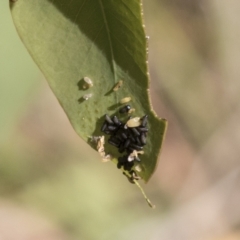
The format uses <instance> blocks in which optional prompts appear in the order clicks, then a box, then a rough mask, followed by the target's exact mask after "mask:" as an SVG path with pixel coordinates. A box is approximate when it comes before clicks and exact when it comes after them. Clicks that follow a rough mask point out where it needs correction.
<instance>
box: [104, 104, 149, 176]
mask: <svg viewBox="0 0 240 240" xmlns="http://www.w3.org/2000/svg"><path fill="white" fill-rule="evenodd" d="M130 108H131V107H130V106H129V105H126V106H124V107H122V108H121V109H120V110H119V113H127V112H128V111H129V109H130ZM129 119H131V118H128V119H127V121H128V120H129ZM127 121H126V122H123V121H120V120H119V119H118V118H117V116H113V117H110V116H109V115H107V114H106V115H105V121H104V123H103V125H102V128H101V131H102V132H104V133H105V134H107V135H110V137H109V139H108V143H109V144H111V145H113V146H114V147H116V148H118V151H119V153H122V154H123V155H122V156H120V157H119V158H118V164H117V167H118V168H121V167H123V169H124V170H125V171H128V172H129V173H130V174H131V172H133V170H132V168H133V166H134V163H135V162H140V158H139V157H138V155H137V154H133V153H134V151H135V153H136V152H141V151H142V150H143V147H144V145H146V143H147V133H148V128H147V122H148V115H145V116H143V117H142V118H140V123H139V126H137V127H129V126H127Z"/></svg>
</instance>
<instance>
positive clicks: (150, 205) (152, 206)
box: [133, 179, 156, 208]
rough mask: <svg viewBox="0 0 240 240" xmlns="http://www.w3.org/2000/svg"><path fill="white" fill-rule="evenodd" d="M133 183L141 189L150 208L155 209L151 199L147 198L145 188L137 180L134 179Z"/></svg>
mask: <svg viewBox="0 0 240 240" xmlns="http://www.w3.org/2000/svg"><path fill="white" fill-rule="evenodd" d="M133 181H134V183H135V184H136V185H137V187H138V188H139V189H140V191H141V193H142V195H143V196H144V198H145V200H146V201H147V204H148V206H149V207H151V208H155V207H156V206H155V205H153V204H152V203H151V201H150V199H149V198H148V197H147V195H146V193H145V192H144V190H143V188H142V187H141V185H140V184H139V183H138V181H137V180H136V179H133Z"/></svg>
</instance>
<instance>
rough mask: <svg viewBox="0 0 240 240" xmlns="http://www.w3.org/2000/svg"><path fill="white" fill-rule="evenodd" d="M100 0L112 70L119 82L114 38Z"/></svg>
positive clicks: (115, 80) (115, 79)
mask: <svg viewBox="0 0 240 240" xmlns="http://www.w3.org/2000/svg"><path fill="white" fill-rule="evenodd" d="M98 2H99V5H100V8H101V12H102V15H103V21H104V24H105V28H106V31H107V36H108V42H109V48H110V54H111V63H112V71H113V76H114V83H116V82H117V70H116V65H115V61H114V59H115V57H114V52H113V44H112V38H111V35H110V30H109V26H108V22H107V17H106V14H105V11H104V6H103V3H102V0H99V1H98Z"/></svg>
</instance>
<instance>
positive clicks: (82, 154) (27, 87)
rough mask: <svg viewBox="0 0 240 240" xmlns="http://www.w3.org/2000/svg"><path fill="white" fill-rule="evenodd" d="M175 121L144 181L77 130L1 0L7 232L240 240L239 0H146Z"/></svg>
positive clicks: (166, 101)
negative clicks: (102, 155)
mask: <svg viewBox="0 0 240 240" xmlns="http://www.w3.org/2000/svg"><path fill="white" fill-rule="evenodd" d="M143 7H144V14H145V23H146V32H147V35H149V36H150V40H149V69H150V75H151V79H152V81H151V97H152V102H153V106H154V109H155V111H156V112H157V113H158V115H159V116H160V117H163V118H167V119H168V121H169V128H168V132H167V136H166V139H165V142H164V144H163V148H162V153H161V156H160V158H161V159H160V161H159V165H158V168H157V171H156V172H155V174H154V176H153V177H152V179H151V180H150V182H149V183H148V184H147V185H144V184H143V187H144V189H145V191H146V193H147V195H148V196H149V197H150V199H151V200H152V202H153V203H154V204H155V205H156V206H157V208H156V209H155V210H152V209H150V208H149V207H148V206H147V204H146V203H145V201H144V199H143V197H142V195H141V194H140V192H139V190H138V189H137V188H136V187H135V186H134V185H131V184H129V183H128V181H126V179H125V178H124V177H123V176H122V174H121V173H120V172H119V171H118V170H117V169H116V168H115V166H114V165H112V164H102V163H101V162H100V160H99V157H98V155H97V153H95V152H93V151H92V150H91V149H90V147H88V145H87V144H86V143H84V142H83V141H82V140H81V139H80V138H79V137H78V136H77V135H76V133H75V132H74V131H73V129H72V127H71V125H70V123H69V122H68V120H67V117H66V116H65V114H64V112H63V110H62V109H61V107H60V106H59V104H58V102H57V100H56V98H55V97H54V96H53V94H52V92H51V90H50V89H49V87H48V85H47V83H46V81H45V80H44V78H43V76H42V75H41V73H40V72H39V70H38V69H37V67H36V65H35V64H34V63H33V61H32V60H31V58H30V57H29V55H28V53H27V52H26V50H25V49H24V47H23V45H22V43H21V41H20V40H19V38H18V36H17V34H16V31H15V29H14V27H13V23H12V20H11V17H10V12H9V8H8V1H1V3H0V32H1V38H0V56H1V57H0V240H15V239H16V240H60V239H61V240H65V239H68V240H74V239H84V240H85V239H86V240H113V239H114V240H130V239H131V240H133V239H134V240H135V239H137V240H239V239H240V164H239V163H240V160H239V156H240V147H239V143H240V120H239V119H240V102H239V98H240V81H239V76H240V66H239V63H240V14H239V12H240V2H239V0H229V1H219V0H208V1H207V0H181V1H179V0H151V1H148V0H144V1H143Z"/></svg>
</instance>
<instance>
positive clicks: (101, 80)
mask: <svg viewBox="0 0 240 240" xmlns="http://www.w3.org/2000/svg"><path fill="white" fill-rule="evenodd" d="M12 15H13V19H14V23H15V25H16V28H17V30H18V32H19V35H20V37H21V38H22V40H23V43H24V44H25V46H26V47H27V49H28V50H29V52H30V54H31V55H32V57H33V59H34V60H35V62H36V63H37V65H38V66H39V68H40V69H41V70H42V72H43V73H44V75H45V77H46V79H47V80H48V82H49V85H50V87H51V88H52V90H53V92H54V93H55V95H56V97H57V98H58V100H59V102H60V104H61V105H62V107H63V109H64V110H65V112H66V114H67V115H68V117H69V120H70V122H71V124H72V125H73V127H74V129H75V130H76V132H77V133H78V134H79V135H80V136H81V137H82V138H83V139H84V140H85V141H87V142H89V136H92V135H96V134H97V135H99V134H101V132H100V128H101V124H102V122H103V116H104V115H105V114H106V113H108V114H109V115H112V114H115V113H116V112H117V111H118V108H117V107H116V106H117V104H118V102H119V100H120V99H122V98H124V97H126V96H130V97H131V98H132V101H131V106H132V107H133V108H135V109H136V112H135V113H134V115H135V116H143V115H145V114H148V115H149V125H148V126H149V129H150V130H149V134H148V142H147V146H146V147H145V148H144V151H145V154H144V155H143V156H141V164H142V168H143V172H142V173H141V175H142V177H143V179H144V180H145V181H147V180H148V179H149V178H150V176H151V175H152V173H153V171H154V169H155V167H156V163H157V157H158V154H159V150H160V147H161V145H162V140H163V136H164V133H165V128H166V121H165V120H162V119H158V118H157V117H156V116H155V114H154V113H153V111H152V110H151V107H150V102H149V98H148V72H147V65H146V61H147V59H146V38H145V34H144V29H143V26H142V16H141V4H140V1H139V0H135V1H129V0H122V1H116V0H68V1H67V0H41V1H32V0H19V1H17V2H16V3H14V4H12ZM86 76H87V77H89V78H90V79H92V81H93V84H94V86H93V87H92V88H89V89H87V90H85V89H83V88H82V81H83V80H82V79H83V78H84V77H86ZM120 79H122V80H123V82H124V83H123V87H122V88H121V89H120V90H119V91H117V92H111V90H112V88H113V86H114V84H116V82H118V81H119V80H120ZM85 94H92V97H91V98H90V99H89V100H87V101H84V99H83V96H84V95H85ZM106 148H107V149H108V150H109V151H110V152H111V151H112V152H113V153H114V154H115V157H116V158H117V157H118V156H117V155H118V154H117V151H115V150H114V149H113V147H110V146H106Z"/></svg>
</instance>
